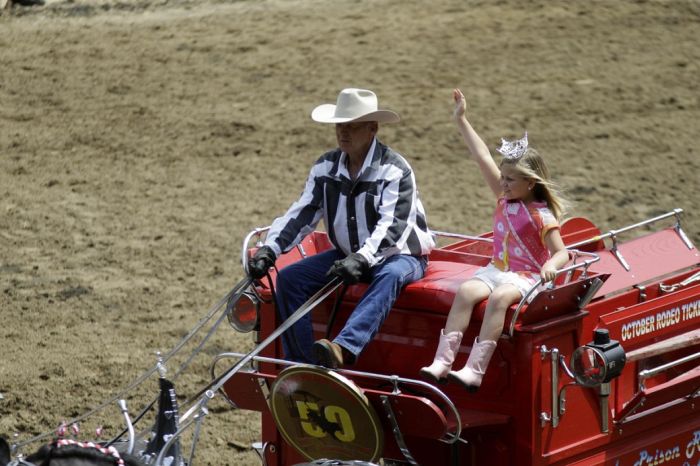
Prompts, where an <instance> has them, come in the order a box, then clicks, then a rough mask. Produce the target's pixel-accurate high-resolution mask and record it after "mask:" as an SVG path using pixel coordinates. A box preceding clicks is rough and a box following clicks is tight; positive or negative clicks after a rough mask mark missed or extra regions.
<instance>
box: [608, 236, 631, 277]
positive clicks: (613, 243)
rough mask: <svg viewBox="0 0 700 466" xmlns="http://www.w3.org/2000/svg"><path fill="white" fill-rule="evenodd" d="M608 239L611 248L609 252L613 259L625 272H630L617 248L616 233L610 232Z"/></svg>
mask: <svg viewBox="0 0 700 466" xmlns="http://www.w3.org/2000/svg"><path fill="white" fill-rule="evenodd" d="M610 239H612V247H611V248H610V252H612V253H613V254H614V255H615V258H616V259H617V261H618V262H619V263H620V264H621V265H622V266H623V267H624V268H625V270H626V271H628V272H629V271H630V266H629V264H628V263H627V261H626V260H625V258H624V257H622V253H620V250H619V249H618V248H617V232H616V231H614V230H611V231H610Z"/></svg>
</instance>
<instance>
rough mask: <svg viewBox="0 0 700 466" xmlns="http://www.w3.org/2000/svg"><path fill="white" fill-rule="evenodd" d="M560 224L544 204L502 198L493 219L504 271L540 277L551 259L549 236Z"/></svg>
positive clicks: (496, 259)
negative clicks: (547, 238)
mask: <svg viewBox="0 0 700 466" xmlns="http://www.w3.org/2000/svg"><path fill="white" fill-rule="evenodd" d="M555 228H556V229H558V228H559V223H558V222H557V219H556V218H555V217H554V215H553V214H552V212H551V211H550V210H549V208H548V207H547V204H546V203H544V202H531V203H529V204H525V203H524V202H522V201H506V199H505V198H502V197H501V198H499V199H498V205H497V206H496V211H495V212H494V216H493V258H492V260H491V263H492V264H493V265H494V266H495V267H497V268H498V269H499V270H501V271H503V272H516V273H518V274H523V275H526V276H532V275H536V274H539V272H540V269H541V268H542V265H544V263H545V262H547V260H549V258H550V254H549V250H548V249H547V246H546V245H545V243H544V237H545V235H546V234H547V233H548V232H549V231H550V230H552V229H555Z"/></svg>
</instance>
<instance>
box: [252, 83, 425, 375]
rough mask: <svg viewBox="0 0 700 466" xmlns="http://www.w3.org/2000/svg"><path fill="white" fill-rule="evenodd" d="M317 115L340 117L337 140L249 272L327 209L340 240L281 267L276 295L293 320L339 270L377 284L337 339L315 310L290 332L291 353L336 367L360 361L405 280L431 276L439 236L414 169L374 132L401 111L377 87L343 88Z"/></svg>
mask: <svg viewBox="0 0 700 466" xmlns="http://www.w3.org/2000/svg"><path fill="white" fill-rule="evenodd" d="M311 118H312V119H313V120H314V121H317V122H320V123H331V124H335V135H336V139H337V142H338V147H337V148H336V149H333V150H331V151H329V152H326V153H325V154H323V155H322V156H321V158H319V159H318V160H317V161H316V163H315V164H314V166H313V167H312V168H311V173H310V174H309V177H308V179H307V181H306V187H305V189H304V192H303V193H302V195H301V197H300V198H299V200H297V201H296V202H295V203H294V204H292V206H291V207H290V208H289V210H287V213H286V214H284V215H283V216H282V217H279V218H277V219H276V220H275V221H274V222H273V223H272V227H271V228H270V231H269V232H268V234H267V238H266V240H265V245H264V246H262V247H261V248H260V249H259V250H258V251H257V252H256V253H255V255H254V256H253V257H252V258H251V259H250V261H249V262H248V271H249V273H250V274H251V275H252V276H253V278H261V277H262V276H264V275H265V274H266V273H267V270H268V269H269V268H270V267H272V266H273V265H274V263H275V260H276V258H277V257H278V256H279V255H280V254H281V253H283V252H286V251H289V250H290V249H292V248H293V247H294V246H296V245H297V244H298V243H299V242H300V241H301V240H302V239H303V238H304V236H306V235H307V234H308V233H310V232H311V231H313V230H314V228H315V227H316V225H317V224H318V222H319V220H320V219H321V218H323V221H324V223H325V226H326V230H327V232H328V238H329V239H330V241H331V243H332V244H333V246H334V247H333V248H332V249H330V250H328V251H325V252H322V253H319V254H316V255H313V256H310V257H307V258H305V259H303V260H301V261H298V262H296V263H294V264H291V265H289V266H287V267H285V268H283V269H282V270H280V272H279V275H278V277H277V290H278V298H279V299H278V300H277V301H278V303H279V307H280V314H281V317H282V318H283V319H287V318H288V317H289V316H290V315H291V314H292V313H293V312H294V311H295V310H296V309H298V308H299V307H300V306H301V305H302V304H303V303H304V302H306V300H307V299H308V298H309V297H310V296H312V295H313V294H314V293H316V292H317V291H318V290H320V289H321V288H322V287H323V286H324V285H325V284H327V283H328V282H329V281H330V280H331V279H332V278H333V277H334V276H337V277H340V278H342V279H343V281H344V282H345V283H346V284H354V283H357V282H358V281H360V280H362V281H366V282H368V283H369V288H368V289H367V291H366V292H365V294H364V295H363V296H362V298H361V299H360V301H359V302H358V303H357V306H356V307H355V309H354V310H353V312H352V314H351V316H350V318H349V319H348V321H347V322H346V323H345V326H344V327H343V329H342V330H341V331H340V333H339V334H338V335H337V336H336V337H335V339H334V340H333V341H329V340H326V339H322V340H318V341H316V342H314V339H313V331H312V328H311V317H310V316H309V315H308V314H307V315H306V316H304V318H302V319H301V320H300V321H299V322H297V323H296V324H295V325H294V326H292V327H291V329H290V332H287V333H288V334H285V335H284V337H283V346H284V351H285V356H286V357H287V358H288V359H291V360H295V361H299V362H307V363H319V364H322V365H324V366H326V367H333V368H335V367H338V366H340V365H343V364H352V363H353V362H354V361H355V359H356V358H357V356H358V355H359V354H360V353H361V352H362V350H363V349H364V348H365V346H366V345H367V344H368V343H369V342H370V340H371V339H372V338H373V337H374V335H375V334H376V333H377V331H378V330H379V327H380V326H381V324H382V323H383V322H384V319H385V318H386V317H387V315H388V313H389V311H390V310H391V307H392V305H393V304H394V301H395V300H396V298H397V296H398V294H399V292H400V291H401V289H402V288H403V287H404V286H405V285H407V284H409V283H411V282H413V281H415V280H418V279H420V278H422V277H423V274H424V272H425V267H426V256H427V254H428V253H429V252H430V249H431V248H432V247H433V245H434V243H433V239H432V237H431V235H430V232H429V230H428V226H427V223H426V217H425V212H424V210H423V206H422V204H421V202H420V200H419V199H418V191H417V189H416V180H415V178H414V175H413V170H412V169H411V167H410V165H409V164H408V162H406V160H405V159H404V158H403V157H402V156H401V155H400V154H399V153H397V152H395V151H394V150H392V149H391V148H389V147H387V146H385V145H384V144H382V143H381V142H379V140H377V138H376V135H377V131H378V129H379V123H394V122H397V121H399V116H398V115H397V114H396V113H394V112H393V111H390V110H380V109H379V108H378V102H377V96H376V95H375V94H374V93H373V92H372V91H368V90H365V89H344V90H342V91H341V92H340V94H339V95H338V99H337V102H336V104H335V105H333V104H325V105H320V106H318V107H316V108H315V109H314V110H313V112H312V113H311ZM290 333H291V334H290Z"/></svg>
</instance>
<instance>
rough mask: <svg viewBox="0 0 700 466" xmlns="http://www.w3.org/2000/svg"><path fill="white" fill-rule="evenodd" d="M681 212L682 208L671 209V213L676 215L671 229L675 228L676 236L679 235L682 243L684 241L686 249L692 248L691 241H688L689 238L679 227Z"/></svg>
mask: <svg viewBox="0 0 700 466" xmlns="http://www.w3.org/2000/svg"><path fill="white" fill-rule="evenodd" d="M681 213H683V209H673V214H674V215H675V216H676V225H675V226H674V227H673V229H674V230H676V233H678V236H680V237H681V240H682V241H683V243H685V245H686V247H687V248H688V249H693V243H691V242H690V239H688V236H687V235H686V234H685V232H684V231H683V229H682V228H681Z"/></svg>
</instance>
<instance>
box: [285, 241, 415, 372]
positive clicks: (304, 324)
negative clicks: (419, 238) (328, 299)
mask: <svg viewBox="0 0 700 466" xmlns="http://www.w3.org/2000/svg"><path fill="white" fill-rule="evenodd" d="M344 257H345V254H343V253H342V252H340V251H338V250H335V249H331V250H329V251H325V252H322V253H320V254H316V255H313V256H310V257H307V258H305V259H303V260H300V261H299V262H295V263H294V264H291V265H288V266H287V267H285V268H283V269H282V270H280V272H279V275H278V276H277V301H278V304H279V311H280V318H281V319H282V320H286V319H287V318H288V317H289V316H290V315H292V314H293V313H294V311H296V310H297V309H299V307H301V305H302V304H304V303H305V302H306V300H308V299H309V298H310V297H311V296H312V295H313V294H314V293H316V292H317V291H318V290H320V289H321V288H322V287H323V286H324V285H325V284H327V283H328V282H329V281H330V280H331V277H329V276H327V275H326V273H327V272H328V269H330V268H331V266H332V265H333V262H334V261H336V260H339V259H343V258H344ZM426 265H427V263H426V260H425V259H424V258H421V257H414V256H408V255H405V254H397V255H394V256H391V257H389V258H388V259H386V260H385V261H384V262H382V263H380V264H378V265H376V266H374V267H372V268H371V269H370V271H369V277H370V283H369V288H367V291H366V292H365V294H364V295H363V296H362V298H361V299H360V301H359V302H358V303H357V306H356V307H355V309H354V310H353V311H352V314H351V315H350V318H349V319H348V321H347V322H346V323H345V326H344V327H343V329H342V330H341V331H340V333H339V334H338V336H336V337H335V339H334V340H333V341H334V342H335V343H337V344H339V345H340V346H342V347H343V348H345V349H346V350H348V351H349V352H350V353H352V354H353V355H354V356H355V358H356V357H357V356H358V355H359V354H360V353H361V352H362V350H363V349H364V348H365V346H367V344H368V343H369V342H370V341H371V340H372V338H373V337H374V335H376V333H377V331H379V327H380V326H381V325H382V323H383V322H384V319H386V317H387V315H389V311H390V310H391V308H392V306H393V305H394V302H395V301H396V298H397V297H398V295H399V293H400V292H401V289H403V287H404V286H406V285H408V284H409V283H412V282H414V281H416V280H419V279H420V278H423V274H424V273H425V268H426ZM313 343H314V335H313V329H312V328H311V315H310V314H306V315H305V316H304V317H302V318H301V319H300V320H299V321H298V322H297V323H296V324H294V325H293V326H292V327H291V328H290V329H289V330H287V332H285V334H284V335H283V336H282V345H283V347H284V354H285V357H286V358H287V359H289V360H292V361H297V362H305V363H312V364H315V363H316V362H317V361H316V360H315V358H314V356H313V352H312V351H311V346H312V345H313Z"/></svg>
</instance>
